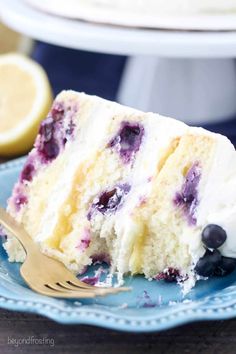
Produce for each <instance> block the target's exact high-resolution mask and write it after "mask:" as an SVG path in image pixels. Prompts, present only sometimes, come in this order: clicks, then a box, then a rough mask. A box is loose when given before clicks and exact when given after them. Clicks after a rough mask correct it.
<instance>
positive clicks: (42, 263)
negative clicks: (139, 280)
mask: <svg viewBox="0 0 236 354" xmlns="http://www.w3.org/2000/svg"><path fill="white" fill-rule="evenodd" d="M0 224H2V226H3V227H4V229H6V230H7V231H8V232H9V233H10V234H11V235H13V236H15V237H16V238H17V239H18V240H19V241H20V243H21V244H22V246H23V247H24V249H25V251H26V259H25V262H24V263H23V265H22V266H21V268H20V273H21V275H22V277H23V279H24V280H25V282H26V283H27V284H28V285H29V287H30V288H31V289H33V290H35V291H36V292H38V293H41V294H43V295H47V296H53V297H59V298H93V297H95V296H105V295H109V294H117V293H119V292H121V291H129V290H130V288H125V287H122V288H112V287H110V288H99V287H95V286H92V285H89V284H86V283H84V282H82V281H80V280H79V279H77V278H76V276H75V275H74V274H72V273H71V272H70V271H69V270H68V269H67V268H66V267H65V266H64V264H63V263H61V262H59V261H57V260H56V259H53V258H50V257H48V256H46V255H44V254H43V253H41V252H40V250H39V248H38V246H37V244H36V243H34V242H33V240H32V238H31V237H30V236H29V234H28V233H27V232H26V231H25V229H24V228H23V226H22V225H21V224H19V223H17V222H16V221H15V220H14V219H13V218H12V217H11V216H10V215H9V214H8V213H7V212H6V211H5V210H4V209H2V208H1V207H0Z"/></svg>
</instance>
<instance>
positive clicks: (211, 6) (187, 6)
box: [74, 0, 236, 15]
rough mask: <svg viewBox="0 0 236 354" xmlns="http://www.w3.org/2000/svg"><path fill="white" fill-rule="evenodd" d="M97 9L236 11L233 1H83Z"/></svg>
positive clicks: (166, 12)
mask: <svg viewBox="0 0 236 354" xmlns="http://www.w3.org/2000/svg"><path fill="white" fill-rule="evenodd" d="M75 1H76V0H74V2H75ZM79 2H80V3H83V2H84V3H86V5H87V6H89V5H90V4H91V5H93V6H97V7H104V8H114V9H116V10H122V11H125V10H132V11H134V12H144V13H145V12H146V13H147V12H149V13H152V12H153V11H156V13H157V14H161V13H165V14H176V15H181V14H195V13H202V12H203V13H204V12H225V11H231V10H235V9H236V1H235V0H224V1H222V0H174V1H173V0H83V1H81V0H80V1H79Z"/></svg>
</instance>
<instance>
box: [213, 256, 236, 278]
mask: <svg viewBox="0 0 236 354" xmlns="http://www.w3.org/2000/svg"><path fill="white" fill-rule="evenodd" d="M235 268H236V259H235V258H229V257H222V258H221V261H220V264H219V265H218V267H217V268H216V270H215V275H218V276H224V275H227V274H230V273H232V272H233V271H234V270H235Z"/></svg>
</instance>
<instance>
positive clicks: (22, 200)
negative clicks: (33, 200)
mask: <svg viewBox="0 0 236 354" xmlns="http://www.w3.org/2000/svg"><path fill="white" fill-rule="evenodd" d="M27 203H28V198H27V197H26V196H25V195H23V194H19V195H16V196H15V199H14V204H15V208H16V211H20V210H21V208H22V206H24V205H25V204H27Z"/></svg>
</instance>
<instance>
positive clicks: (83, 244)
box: [76, 228, 91, 252]
mask: <svg viewBox="0 0 236 354" xmlns="http://www.w3.org/2000/svg"><path fill="white" fill-rule="evenodd" d="M90 242H91V233H90V230H89V229H87V228H86V229H85V230H84V233H83V236H82V238H81V239H80V240H79V243H78V245H77V246H76V248H78V249H79V250H80V251H81V252H84V251H85V250H86V249H87V248H88V247H89V245H90Z"/></svg>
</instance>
